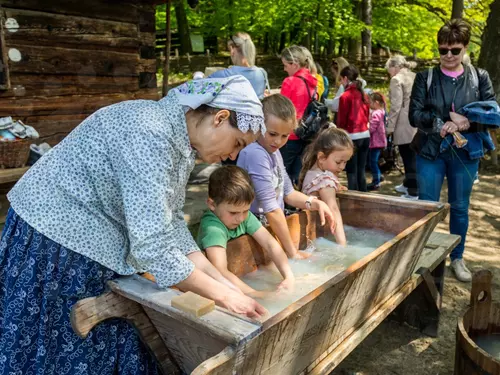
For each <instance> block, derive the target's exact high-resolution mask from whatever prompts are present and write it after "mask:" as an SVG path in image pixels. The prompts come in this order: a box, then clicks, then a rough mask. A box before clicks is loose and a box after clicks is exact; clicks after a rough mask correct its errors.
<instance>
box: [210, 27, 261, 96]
mask: <svg viewBox="0 0 500 375" xmlns="http://www.w3.org/2000/svg"><path fill="white" fill-rule="evenodd" d="M227 46H228V48H229V52H230V53H231V62H232V63H233V66H231V67H229V68H227V69H223V70H219V71H217V72H215V73H213V74H211V75H210V77H209V78H227V77H231V76H236V75H242V76H243V77H245V78H246V79H248V80H249V81H250V83H251V84H252V87H253V89H254V91H255V93H256V94H257V97H258V98H259V99H260V100H262V99H264V94H265V91H266V89H269V82H268V79H267V72H266V71H265V70H264V69H262V68H259V67H258V66H255V55H256V50H255V45H254V44H253V42H252V38H250V35H248V34H247V33H236V34H235V35H233V36H232V37H231V38H230V40H229V42H228V43H227Z"/></svg>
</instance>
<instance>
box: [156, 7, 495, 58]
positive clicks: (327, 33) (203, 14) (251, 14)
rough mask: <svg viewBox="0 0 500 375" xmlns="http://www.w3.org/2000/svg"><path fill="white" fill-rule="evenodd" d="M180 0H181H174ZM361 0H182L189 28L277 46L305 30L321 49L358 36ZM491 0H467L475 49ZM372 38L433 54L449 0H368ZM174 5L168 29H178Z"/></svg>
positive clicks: (160, 17) (161, 23)
mask: <svg viewBox="0 0 500 375" xmlns="http://www.w3.org/2000/svg"><path fill="white" fill-rule="evenodd" d="M175 1H182V0H175ZM358 1H360V0H307V1H306V0H255V1H248V0H245V1H243V0H200V3H199V5H198V6H197V8H196V9H191V8H189V6H188V5H187V3H186V2H185V1H184V2H182V3H181V4H183V5H184V7H185V9H186V13H187V17H188V22H189V26H190V28H191V30H195V31H196V32H199V33H202V34H203V35H205V36H217V37H220V38H229V36H230V35H231V34H232V33H233V32H235V31H246V32H248V33H250V34H251V35H252V38H253V39H254V40H255V41H257V44H259V45H260V46H262V45H263V44H264V40H268V42H269V46H270V47H271V49H272V50H274V51H275V52H279V51H278V47H279V41H280V37H281V34H282V33H285V36H286V43H287V44H291V43H301V42H302V41H303V40H304V37H306V36H307V35H309V37H310V40H311V42H312V41H313V38H314V37H316V35H317V38H318V44H319V46H320V48H321V49H322V50H324V49H325V48H326V46H327V44H328V41H329V40H332V41H334V43H335V45H336V46H337V47H338V45H339V42H340V41H341V40H342V39H348V38H355V39H360V34H361V31H362V30H363V29H364V27H365V25H364V24H363V23H362V22H361V20H360V19H359V17H358V16H357V15H356V14H355V12H356V3H357V2H358ZM491 2H492V0H465V1H464V3H465V4H464V5H465V14H464V18H465V19H467V20H468V21H469V22H471V24H472V25H473V34H474V35H473V41H472V43H471V50H472V51H473V52H474V53H475V54H476V55H477V54H478V52H479V46H480V36H481V34H482V30H483V28H484V26H485V24H486V19H487V16H488V13H489V5H490V3H491ZM372 5H373V12H372V14H373V25H372V26H371V27H370V28H371V30H372V36H373V42H374V43H378V44H380V45H382V46H387V47H389V48H390V49H391V50H398V51H401V52H403V53H404V54H412V52H413V49H416V51H417V54H418V56H419V57H421V58H432V57H435V56H437V47H436V33H437V31H438V30H439V28H440V27H441V25H442V24H443V21H444V20H446V19H449V17H450V14H451V8H452V0H372ZM165 13H166V12H165V5H161V6H158V7H157V15H156V26H157V29H158V30H164V29H165ZM176 27H177V26H176V20H175V11H174V5H172V30H174V31H175V29H176Z"/></svg>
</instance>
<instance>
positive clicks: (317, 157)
mask: <svg viewBox="0 0 500 375" xmlns="http://www.w3.org/2000/svg"><path fill="white" fill-rule="evenodd" d="M353 151H354V144H353V142H352V140H351V138H350V137H349V134H347V133H346V132H345V131H344V130H342V129H337V128H328V129H325V130H323V131H322V132H321V133H320V134H319V135H318V136H317V137H316V139H315V140H314V141H313V143H312V144H311V145H310V146H309V147H308V148H307V150H306V153H305V155H304V159H303V168H302V171H301V172H300V178H299V188H300V189H301V190H302V192H303V193H304V194H307V195H314V196H317V197H319V199H321V200H322V201H323V202H325V203H326V204H327V205H328V207H329V208H330V210H331V211H332V213H333V216H334V217H335V223H336V225H337V226H336V227H335V239H336V240H337V243H338V244H339V245H342V246H344V245H345V244H346V243H347V240H346V237H345V232H344V224H343V223H342V216H341V214H340V210H339V207H338V205H337V199H336V192H337V191H339V190H342V187H341V185H340V182H339V179H338V174H339V173H340V172H342V171H343V170H344V168H345V166H346V164H347V162H348V161H349V159H350V158H351V157H352V154H353Z"/></svg>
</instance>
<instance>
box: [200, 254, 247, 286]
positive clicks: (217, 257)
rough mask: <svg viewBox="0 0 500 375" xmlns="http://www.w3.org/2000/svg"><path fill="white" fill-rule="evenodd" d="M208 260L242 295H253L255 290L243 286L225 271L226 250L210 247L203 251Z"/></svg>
mask: <svg viewBox="0 0 500 375" xmlns="http://www.w3.org/2000/svg"><path fill="white" fill-rule="evenodd" d="M205 251H206V253H207V257H208V260H209V261H210V262H211V263H212V264H213V265H214V266H215V268H217V270H219V272H220V273H221V274H222V276H224V277H225V278H226V279H228V280H229V281H230V282H231V283H233V284H234V285H236V286H237V287H238V288H239V289H240V290H241V291H242V292H243V293H244V294H252V293H255V290H254V289H253V288H251V287H250V286H248V285H247V284H245V283H244V282H243V281H242V280H241V279H240V278H239V277H238V276H236V275H235V274H234V273H232V272H231V271H229V270H228V269H227V256H226V249H224V248H223V247H220V246H211V247H208V248H207V249H205Z"/></svg>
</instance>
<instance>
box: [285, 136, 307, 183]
mask: <svg viewBox="0 0 500 375" xmlns="http://www.w3.org/2000/svg"><path fill="white" fill-rule="evenodd" d="M305 148H306V143H305V142H304V141H302V140H300V139H298V140H295V141H293V140H292V141H291V140H289V141H288V142H287V143H286V144H285V145H284V146H283V147H282V148H281V149H280V152H281V156H282V157H283V164H285V168H286V172H287V173H288V176H290V180H292V183H294V184H298V182H299V175H300V170H301V169H302V154H303V153H304V149H305Z"/></svg>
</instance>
